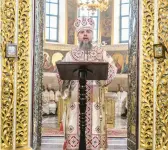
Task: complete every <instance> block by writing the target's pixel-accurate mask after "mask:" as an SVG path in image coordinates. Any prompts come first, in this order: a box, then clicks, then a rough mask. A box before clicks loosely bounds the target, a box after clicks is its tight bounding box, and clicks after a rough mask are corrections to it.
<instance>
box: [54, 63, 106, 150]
mask: <svg viewBox="0 0 168 150" xmlns="http://www.w3.org/2000/svg"><path fill="white" fill-rule="evenodd" d="M57 68H58V72H59V75H60V78H61V79H62V80H79V84H80V86H79V109H80V143H79V150H86V139H85V127H86V118H85V117H86V114H85V112H86V80H106V79H107V76H108V63H107V62H58V63H57Z"/></svg>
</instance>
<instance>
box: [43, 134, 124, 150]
mask: <svg viewBox="0 0 168 150" xmlns="http://www.w3.org/2000/svg"><path fill="white" fill-rule="evenodd" d="M63 142H64V138H63V137H42V143H41V150H62V145H63ZM107 150H127V138H108V149H107Z"/></svg>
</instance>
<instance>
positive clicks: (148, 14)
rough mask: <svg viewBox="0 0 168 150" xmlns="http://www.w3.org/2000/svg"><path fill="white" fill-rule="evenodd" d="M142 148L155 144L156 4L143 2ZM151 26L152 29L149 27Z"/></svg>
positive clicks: (146, 0) (145, 0)
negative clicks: (154, 69)
mask: <svg viewBox="0 0 168 150" xmlns="http://www.w3.org/2000/svg"><path fill="white" fill-rule="evenodd" d="M142 25H143V27H142V28H143V29H142V47H143V60H142V61H141V62H142V64H141V66H142V75H141V76H142V80H141V120H140V147H141V148H145V149H151V148H152V144H153V140H152V137H153V126H152V124H153V90H154V89H153V67H154V65H153V61H154V59H153V44H154V43H153V39H154V2H153V1H151V0H143V24H142ZM149 25H150V27H149Z"/></svg>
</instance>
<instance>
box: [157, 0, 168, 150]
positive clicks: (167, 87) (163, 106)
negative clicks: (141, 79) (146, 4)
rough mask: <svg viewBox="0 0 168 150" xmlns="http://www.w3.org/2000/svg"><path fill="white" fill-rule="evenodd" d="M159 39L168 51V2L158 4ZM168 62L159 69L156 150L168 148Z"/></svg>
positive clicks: (159, 64) (161, 62) (160, 61)
mask: <svg viewBox="0 0 168 150" xmlns="http://www.w3.org/2000/svg"><path fill="white" fill-rule="evenodd" d="M158 10H159V11H158V38H159V43H163V44H164V45H165V46H166V48H167V49H168V39H167V38H166V37H167V36H168V19H167V14H168V1H165V0H159V2H158ZM167 81H168V60H167V59H165V60H163V59H160V60H158V67H157V107H156V111H157V112H156V149H157V150H167V148H168V127H167V124H168V113H167V108H168V92H167V91H168V83H167Z"/></svg>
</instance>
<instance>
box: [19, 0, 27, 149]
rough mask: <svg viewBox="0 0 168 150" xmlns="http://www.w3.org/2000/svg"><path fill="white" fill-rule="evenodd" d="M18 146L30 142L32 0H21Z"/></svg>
mask: <svg viewBox="0 0 168 150" xmlns="http://www.w3.org/2000/svg"><path fill="white" fill-rule="evenodd" d="M18 9H19V16H18V17H19V18H18V71H17V106H16V107H17V108H16V109H17V116H16V117H17V118H16V146H17V147H20V146H27V144H28V114H29V113H30V112H28V105H29V100H28V91H29V89H28V87H29V85H28V84H29V72H30V70H29V63H30V62H29V57H30V45H29V44H30V41H29V39H30V26H29V25H30V19H29V13H30V0H19V8H18Z"/></svg>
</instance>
